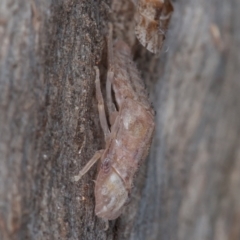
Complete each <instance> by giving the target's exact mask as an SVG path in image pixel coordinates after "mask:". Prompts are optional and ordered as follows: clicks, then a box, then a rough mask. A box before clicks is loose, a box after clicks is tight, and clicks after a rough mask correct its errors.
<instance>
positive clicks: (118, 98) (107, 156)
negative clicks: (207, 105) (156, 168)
mask: <svg viewBox="0 0 240 240" xmlns="http://www.w3.org/2000/svg"><path fill="white" fill-rule="evenodd" d="M109 32H110V33H109V37H108V61H109V69H108V74H107V83H106V95H107V96H106V98H107V107H108V112H109V116H110V120H109V123H110V125H111V127H110V129H109V127H108V122H107V118H106V114H105V108H104V101H103V96H102V92H101V88H100V79H99V70H98V68H97V67H96V95H97V101H98V111H99V118H100V123H101V127H102V129H103V132H104V136H105V142H106V147H105V149H102V150H99V151H97V152H96V153H95V155H94V156H93V157H92V159H91V160H90V161H89V162H88V163H87V165H86V166H85V167H84V168H83V169H82V170H81V171H80V172H79V174H78V175H77V176H75V177H74V181H78V180H79V179H80V178H81V177H82V176H83V175H84V174H85V173H86V172H87V171H88V170H89V169H90V168H91V166H93V165H94V164H95V163H96V162H97V161H98V159H101V167H100V169H99V172H98V176H97V179H96V181H95V201H96V206H95V213H96V215H97V216H98V217H101V218H103V219H104V220H112V219H116V218H117V217H118V216H119V215H120V214H121V213H122V211H123V208H124V205H125V204H126V202H127V201H128V198H129V193H130V191H131V188H132V185H133V178H134V175H135V174H136V172H137V170H138V167H139V165H140V163H141V161H142V160H144V159H145V158H146V156H147V154H148V151H149V147H150V144H151V140H152V136H153V132H154V126H155V123H154V111H153V109H152V107H151V104H150V103H149V99H148V95H147V93H146V90H145V87H144V84H143V82H142V79H141V78H140V76H139V73H138V71H137V68H136V66H135V64H134V63H133V60H132V57H131V51H130V48H129V47H128V46H127V44H126V43H124V42H123V41H116V42H115V44H114V46H113V45H112V26H110V31H109ZM112 91H113V93H114V99H115V100H113V96H112Z"/></svg>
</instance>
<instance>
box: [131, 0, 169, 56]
mask: <svg viewBox="0 0 240 240" xmlns="http://www.w3.org/2000/svg"><path fill="white" fill-rule="evenodd" d="M137 8H138V17H137V18H138V19H137V25H136V28H135V34H136V37H137V39H138V40H139V42H140V43H141V44H142V45H143V46H144V47H146V48H147V49H148V50H149V51H150V52H152V53H158V52H159V51H160V50H161V47H162V45H163V41H164V39H165V33H166V30H167V28H168V24H169V21H170V19H171V15H172V12H173V6H172V3H171V2H170V0H139V2H138V7H137Z"/></svg>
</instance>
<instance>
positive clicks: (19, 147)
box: [0, 0, 240, 240]
mask: <svg viewBox="0 0 240 240" xmlns="http://www.w3.org/2000/svg"><path fill="white" fill-rule="evenodd" d="M133 2H134V1H130V0H122V1H117V0H113V2H112V4H110V2H103V1H87V0H83V1H77V0H65V1H61V0H52V1H48V0H42V1H37V0H21V1H17V0H2V1H1V3H0V182H1V184H0V239H4V240H5V239H71V240H73V239H84V240H85V239H86V240H87V239H88V240H93V239H94V240H95V239H132V240H145V239H147V240H155V239H156V240H157V239H163V240H165V239H166V240H168V239H172V240H175V239H179V240H185V239H199V240H202V239H206V240H208V239H209V240H210V239H214V240H225V239H226V240H227V239H231V240H235V239H239V238H240V228H239V224H240V191H239V189H240V150H239V149H240V148H239V145H240V137H239V135H240V120H239V119H240V94H239V93H240V76H239V75H240V74H239V72H240V70H239V69H240V54H239V46H240V34H239V33H240V32H239V27H240V15H239V11H240V2H239V1H237V0H223V1H221V4H219V1H217V0H210V1H207V0H188V1H182V0H178V1H174V2H173V4H174V7H175V12H174V15H173V18H172V21H171V25H170V27H169V31H168V35H167V39H166V42H165V45H164V47H163V50H162V54H161V56H160V57H156V56H154V55H152V54H150V53H148V52H147V51H145V50H144V49H143V48H142V47H141V46H140V44H139V43H138V42H137V41H136V39H135V36H134V31H133V28H134V4H133ZM111 5H112V7H111V8H112V10H110V8H109V7H108V6H111ZM108 20H111V21H112V22H113V23H114V35H115V37H118V38H121V39H124V40H125V41H127V43H128V44H129V45H130V46H131V47H132V49H133V53H134V59H135V61H136V63H137V65H138V68H139V69H140V71H141V73H142V76H143V78H144V80H145V82H146V85H147V87H148V89H149V92H150V97H151V99H152V101H153V105H154V107H155V110H156V125H157V127H156V134H155V138H154V141H153V144H152V149H151V152H150V155H149V158H148V160H147V161H146V162H145V164H144V166H142V168H141V169H140V171H139V175H138V177H137V178H136V179H135V187H134V189H133V192H132V200H131V202H130V203H129V205H128V206H127V208H126V211H125V212H124V213H123V215H122V216H121V217H120V218H119V219H117V220H115V221H111V222H110V227H109V229H108V231H103V228H104V226H105V225H104V222H103V221H102V220H101V219H98V218H97V217H95V215H94V194H93V193H94V192H93V189H94V182H93V181H92V180H93V179H95V176H96V170H97V167H94V168H93V169H92V170H90V171H89V173H87V174H86V175H85V176H84V177H83V179H82V180H81V181H79V182H78V183H72V182H71V181H70V179H71V177H72V176H73V175H75V174H77V173H78V171H79V169H81V168H82V167H83V166H84V165H85V164H86V162H87V161H88V160H89V159H90V158H91V157H92V155H93V154H94V152H95V151H96V150H98V149H101V148H102V147H104V141H103V135H102V131H101V129H100V123H99V119H98V113H97V105H96V99H95V86H94V78H95V73H94V69H93V66H95V65H96V64H98V63H100V65H101V66H102V67H101V72H102V73H103V76H104V75H105V72H106V71H105V70H106V56H105V55H106V54H105V52H106V51H105V39H104V36H105V34H106V31H107V22H108ZM102 79H103V80H104V78H102Z"/></svg>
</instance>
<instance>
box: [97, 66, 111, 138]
mask: <svg viewBox="0 0 240 240" xmlns="http://www.w3.org/2000/svg"><path fill="white" fill-rule="evenodd" d="M95 70H96V80H95V84H96V95H97V101H98V113H99V119H100V123H101V127H102V130H103V133H104V137H105V141H106V140H107V139H108V136H109V134H110V131H109V128H108V123H107V118H106V113H105V107H104V101H103V96H102V91H101V86H100V77H99V69H98V67H95Z"/></svg>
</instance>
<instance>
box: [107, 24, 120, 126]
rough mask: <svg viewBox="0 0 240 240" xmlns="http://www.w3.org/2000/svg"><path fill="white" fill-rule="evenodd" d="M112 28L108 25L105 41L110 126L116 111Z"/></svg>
mask: <svg viewBox="0 0 240 240" xmlns="http://www.w3.org/2000/svg"><path fill="white" fill-rule="evenodd" d="M112 29H113V26H112V24H111V23H109V35H108V40H107V45H108V73H107V83H106V93H107V107H108V112H109V118H110V124H111V126H112V125H113V123H114V121H115V119H116V115H117V110H116V107H115V105H114V103H113V100H112V82H113V77H114V71H113V68H112V65H113V43H112V31H113V30H112Z"/></svg>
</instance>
